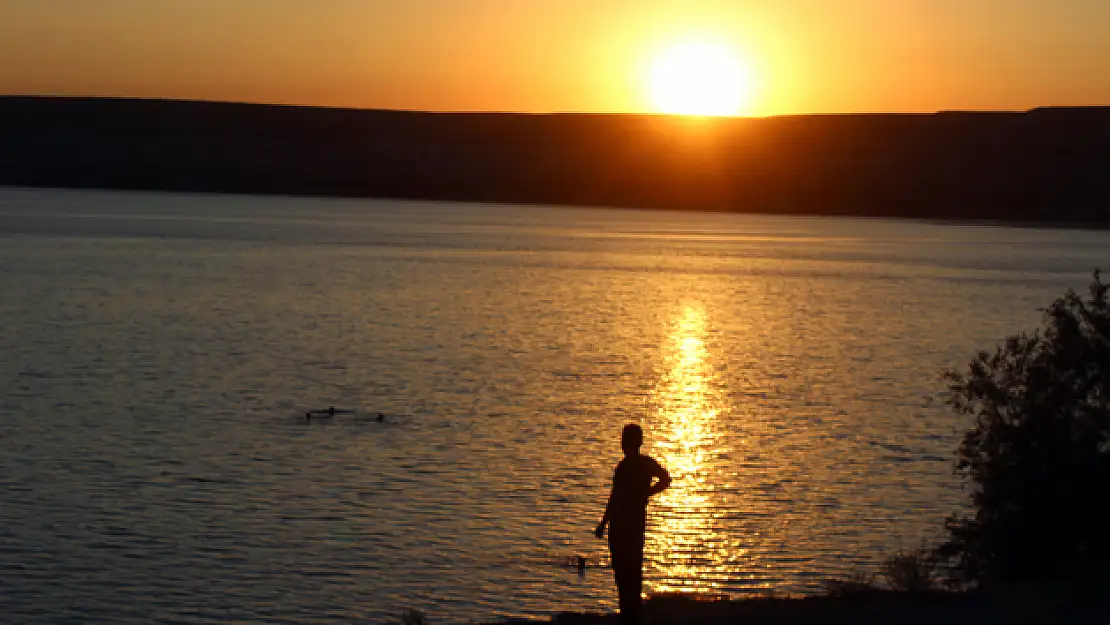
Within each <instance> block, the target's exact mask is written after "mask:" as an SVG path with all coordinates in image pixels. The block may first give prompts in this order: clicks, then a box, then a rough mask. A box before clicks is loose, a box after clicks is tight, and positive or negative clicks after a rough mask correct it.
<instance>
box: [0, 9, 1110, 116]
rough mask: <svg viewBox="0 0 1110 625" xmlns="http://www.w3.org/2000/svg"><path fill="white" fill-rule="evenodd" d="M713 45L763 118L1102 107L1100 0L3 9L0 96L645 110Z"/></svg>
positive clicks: (1106, 42) (1104, 53)
mask: <svg viewBox="0 0 1110 625" xmlns="http://www.w3.org/2000/svg"><path fill="white" fill-rule="evenodd" d="M706 37H708V38H714V39H717V40H726V41H728V42H729V44H730V45H731V46H732V47H733V48H735V49H737V50H739V51H741V53H740V54H741V56H742V57H743V63H744V65H745V66H747V67H748V68H750V72H751V73H752V74H753V91H752V94H751V100H752V102H751V106H750V108H749V110H748V111H746V112H748V113H751V114H756V115H768V114H788V113H809V112H855V111H933V110H939V109H954V108H958V109H1025V108H1031V107H1034V106H1041V105H1092V104H1101V105H1106V104H1110V71H1108V70H1107V67H1106V62H1107V60H1108V59H1110V0H761V1H744V0H658V1H652V0H550V1H549V0H315V1H308V0H179V1H177V0H0V93H6V94H16V93H18V94H67V95H115V96H135V97H169V98H190V99H216V100H236V101H258V102H281V103H295V104H315V105H327V106H353V107H362V108H406V109H430V110H510V111H544V112H546V111H606V112H609V111H614V112H645V111H650V110H652V106H653V104H652V102H651V101H650V99H649V98H648V96H647V84H646V83H647V82H648V81H647V79H646V77H645V71H646V70H645V67H646V65H647V63H648V62H649V60H650V59H651V57H652V56H653V54H656V53H657V52H658V50H660V49H661V48H662V47H664V46H665V45H666V44H667V42H670V41H676V40H690V39H695V40H696V39H698V38H706Z"/></svg>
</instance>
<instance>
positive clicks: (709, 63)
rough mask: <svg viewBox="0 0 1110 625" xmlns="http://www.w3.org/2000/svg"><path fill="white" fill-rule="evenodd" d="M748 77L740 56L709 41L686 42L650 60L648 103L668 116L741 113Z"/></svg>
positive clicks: (748, 88) (748, 92)
mask: <svg viewBox="0 0 1110 625" xmlns="http://www.w3.org/2000/svg"><path fill="white" fill-rule="evenodd" d="M751 82H752V81H751V76H750V73H749V72H748V70H747V68H746V67H745V66H744V64H743V63H742V62H741V57H740V55H739V54H738V53H737V52H735V51H734V50H733V49H731V47H730V46H728V45H725V44H723V43H717V42H713V41H708V40H707V41H690V42H684V43H680V44H676V45H673V46H671V47H669V48H666V49H665V50H663V51H662V52H661V53H660V54H659V55H658V56H657V57H656V58H655V60H654V61H653V62H652V64H651V66H650V69H649V73H648V83H649V84H648V87H649V92H650V98H651V102H652V106H653V107H654V108H655V109H656V110H657V111H659V112H661V113H667V114H671V115H696V116H729V115H739V114H741V113H744V112H745V110H744V109H745V107H746V106H748V104H749V100H750V99H751V96H752V93H751V91H752V84H751Z"/></svg>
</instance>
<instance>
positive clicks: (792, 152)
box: [0, 97, 1110, 225]
mask: <svg viewBox="0 0 1110 625" xmlns="http://www.w3.org/2000/svg"><path fill="white" fill-rule="evenodd" d="M0 184H4V185H26V186H60V187H79V188H112V189H157V190H169V191H204V192H218V193H258V194H294V195H300V194H308V195H335V196H355V197H393V198H421V199H439V200H470V201H496V202H527V203H557V204H577V205H596V206H629V207H642V208H686V209H703V210H722V211H744V212H767V213H807V214H855V215H882V216H902V217H930V218H956V219H1003V220H1020V221H1053V222H1071V223H1087V224H1104V225H1105V224H1110V107H1100V108H1045V109H1034V110H1032V111H1028V112H1023V113H1003V112H998V113H978V112H944V113H936V114H921V115H918V114H874V115H813V116H789V117H771V118H764V119H682V118H668V117H653V116H634V115H521V114H500V113H498V114H494V113H489V114H486V113H418V112H401V111H362V110H350V109H324V108H302V107H286V106H267V105H254V104H225V103H211V102H183V101H161V100H125V99H95V98H35V97H0Z"/></svg>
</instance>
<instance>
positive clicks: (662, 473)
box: [648, 462, 671, 497]
mask: <svg viewBox="0 0 1110 625" xmlns="http://www.w3.org/2000/svg"><path fill="white" fill-rule="evenodd" d="M653 477H655V479H656V482H655V483H654V484H652V485H651V488H649V489H648V496H649V497H650V496H652V495H658V494H659V493H661V492H663V491H665V490H667V487H669V486H670V485H671V474H670V473H667V470H666V469H664V468H663V466H662V465H660V464H659V463H658V462H656V463H655V475H654V476H653Z"/></svg>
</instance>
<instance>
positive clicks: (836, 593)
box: [824, 572, 878, 597]
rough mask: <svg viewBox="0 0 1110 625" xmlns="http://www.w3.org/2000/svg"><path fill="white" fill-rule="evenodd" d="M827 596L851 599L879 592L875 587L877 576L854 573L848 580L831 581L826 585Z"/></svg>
mask: <svg viewBox="0 0 1110 625" xmlns="http://www.w3.org/2000/svg"><path fill="white" fill-rule="evenodd" d="M824 586H825V595H826V596H828V597H851V596H855V595H864V594H869V593H874V592H877V591H878V588H876V587H875V576H874V575H872V574H871V573H863V572H857V573H853V574H852V575H851V576H849V577H848V578H847V579H830V580H828V581H826V582H825V583H824Z"/></svg>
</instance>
